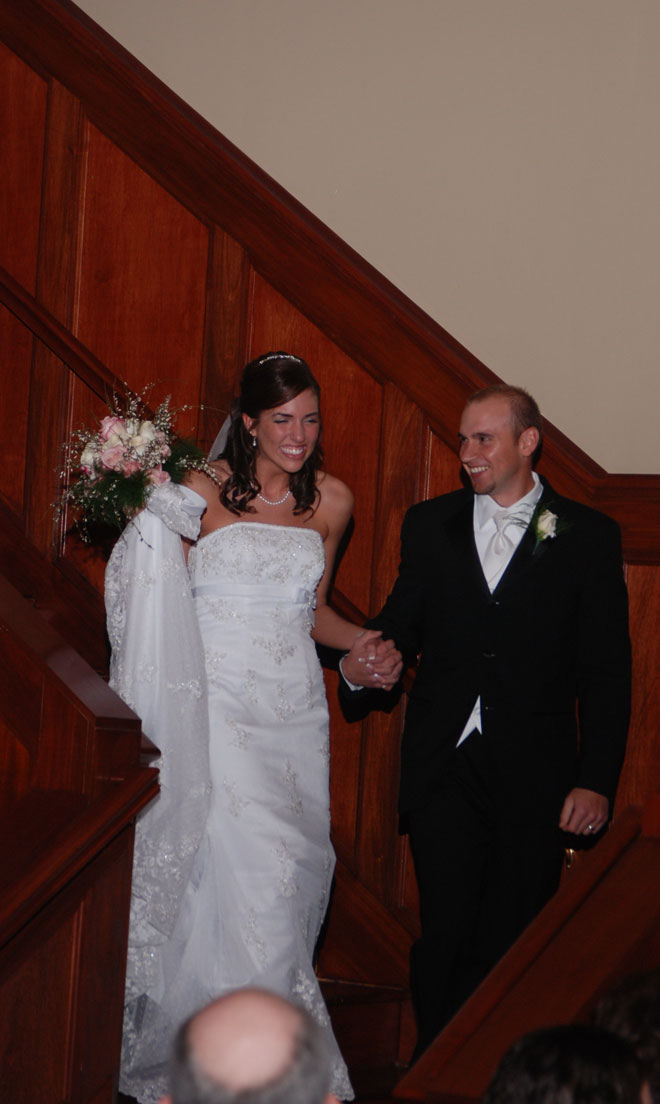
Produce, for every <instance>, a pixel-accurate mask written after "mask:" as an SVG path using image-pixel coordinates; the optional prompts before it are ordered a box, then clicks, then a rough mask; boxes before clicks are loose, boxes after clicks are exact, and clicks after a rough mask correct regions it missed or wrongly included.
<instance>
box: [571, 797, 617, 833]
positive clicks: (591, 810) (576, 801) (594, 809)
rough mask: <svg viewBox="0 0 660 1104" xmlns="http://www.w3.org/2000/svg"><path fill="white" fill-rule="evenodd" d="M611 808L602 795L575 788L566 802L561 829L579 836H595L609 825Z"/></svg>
mask: <svg viewBox="0 0 660 1104" xmlns="http://www.w3.org/2000/svg"><path fill="white" fill-rule="evenodd" d="M609 808H610V803H609V801H608V800H607V798H606V797H603V795H602V794H599V793H596V792H595V790H584V789H582V788H581V787H580V786H575V788H574V789H572V790H571V792H570V793H569V794H568V795H567V797H566V800H565V801H564V805H563V808H562V811H561V816H560V818H559V827H560V828H561V829H562V830H563V831H564V832H572V833H573V834H574V835H577V836H579V835H582V836H593V835H595V834H596V832H600V830H601V828H604V827H605V825H606V824H607V817H608V813H609Z"/></svg>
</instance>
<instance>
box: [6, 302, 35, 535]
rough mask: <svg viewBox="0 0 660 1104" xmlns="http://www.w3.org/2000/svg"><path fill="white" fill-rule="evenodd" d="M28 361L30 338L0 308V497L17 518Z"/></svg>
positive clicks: (25, 438) (25, 429)
mask: <svg viewBox="0 0 660 1104" xmlns="http://www.w3.org/2000/svg"><path fill="white" fill-rule="evenodd" d="M31 357H32V334H31V333H30V331H29V330H28V329H26V327H25V326H23V325H22V324H21V323H20V322H19V321H18V319H17V318H15V317H14V315H13V314H10V312H9V311H8V310H7V309H6V307H4V306H0V364H2V365H3V380H4V383H3V389H4V396H3V398H4V401H3V402H2V403H0V440H2V463H1V464H0V495H1V496H2V498H3V499H4V500H5V502H6V503H7V505H8V506H11V508H12V510H14V511H15V512H16V513H17V514H19V515H20V514H22V513H23V496H24V493H25V456H26V452H27V443H28V436H27V434H28V402H29V395H30V360H31ZM9 381H11V383H10V382H9Z"/></svg>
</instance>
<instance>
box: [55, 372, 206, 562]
mask: <svg viewBox="0 0 660 1104" xmlns="http://www.w3.org/2000/svg"><path fill="white" fill-rule="evenodd" d="M148 390H149V388H147V389H145V391H144V392H142V394H141V395H136V394H134V393H133V392H132V391H128V392H127V396H126V398H122V397H121V396H118V395H116V394H115V395H113V400H112V403H109V404H108V406H109V414H108V415H107V417H105V418H103V419H102V421H101V424H100V426H99V427H98V429H78V430H74V432H73V434H72V435H71V438H70V440H69V441H68V442H67V443H66V445H65V461H64V470H63V471H62V478H63V479H64V480H65V482H66V483H67V484H68V485H67V487H66V490H65V491H64V492H63V494H62V498H61V500H60V502H59V504H58V509H59V511H60V512H62V511H63V510H64V509H65V507H66V506H67V505H69V506H71V507H72V508H73V510H74V512H75V513H76V515H77V516H76V521H75V525H76V528H77V529H78V532H79V533H80V536H81V538H82V539H83V540H84V541H85V542H86V543H90V542H91V540H92V539H93V535H92V530H94V529H97V528H98V527H108V526H109V527H112V528H115V529H123V528H124V526H125V524H126V522H127V521H128V520H129V519H130V518H131V517H132V516H133V514H135V513H136V512H137V511H138V510H141V509H142V508H143V507H144V506H145V504H146V502H147V499H148V497H149V494H150V493H151V491H152V490H153V488H154V487H156V486H158V485H159V484H161V483H167V482H169V481H170V480H171V481H172V482H173V483H181V482H183V480H184V478H185V475H186V472H188V471H190V470H191V469H196V470H198V471H203V472H205V473H206V474H207V475H210V476H211V478H213V479H215V478H216V476H215V473H214V472H213V470H212V469H211V468H210V467H209V464H208V462H207V460H206V458H205V456H204V453H203V452H202V450H201V449H200V448H198V447H197V445H195V444H194V443H193V442H192V441H188V440H186V439H185V438H183V437H179V436H178V435H177V434H176V433H175V432H174V430H173V421H174V415H173V413H172V411H171V410H170V396H168V397H167V398H166V399H165V400H164V401H163V402H162V403H161V404H160V406H158V407H157V408H156V411H155V413H154V414H153V415H152V416H149V417H147V416H145V415H146V413H147V410H146V404H145V401H144V395H145V393H146V391H148Z"/></svg>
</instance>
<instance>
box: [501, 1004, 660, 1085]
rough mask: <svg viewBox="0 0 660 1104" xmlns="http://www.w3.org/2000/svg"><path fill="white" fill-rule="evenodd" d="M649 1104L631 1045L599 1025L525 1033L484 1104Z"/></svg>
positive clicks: (509, 1053) (503, 1061) (506, 1057)
mask: <svg viewBox="0 0 660 1104" xmlns="http://www.w3.org/2000/svg"><path fill="white" fill-rule="evenodd" d="M640 1101H641V1102H642V1104H650V1094H649V1089H648V1084H647V1083H646V1081H645V1080H644V1075H643V1072H642V1067H641V1064H640V1062H639V1060H638V1058H637V1056H636V1054H635V1051H634V1050H633V1048H632V1046H631V1045H630V1044H629V1043H628V1042H626V1040H625V1039H622V1038H620V1037H619V1036H618V1035H614V1034H612V1033H611V1032H609V1031H605V1030H603V1029H601V1028H597V1027H587V1026H586V1025H583V1024H567V1025H566V1026H562V1027H548V1028H542V1029H540V1030H538V1031H532V1032H530V1033H529V1034H527V1035H523V1037H522V1038H521V1039H518V1041H517V1042H515V1043H514V1044H513V1046H512V1047H511V1048H510V1049H509V1050H508V1051H507V1052H506V1054H505V1055H504V1057H503V1058H502V1059H501V1061H500V1064H499V1066H498V1067H497V1070H496V1071H495V1074H494V1076H493V1078H492V1080H491V1082H490V1085H489V1086H488V1088H487V1090H486V1094H485V1096H484V1097H483V1101H482V1104H639V1102H640Z"/></svg>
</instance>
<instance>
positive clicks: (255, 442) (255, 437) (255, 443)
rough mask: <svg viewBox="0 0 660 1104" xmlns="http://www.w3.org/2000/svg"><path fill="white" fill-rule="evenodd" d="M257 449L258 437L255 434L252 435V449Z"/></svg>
mask: <svg viewBox="0 0 660 1104" xmlns="http://www.w3.org/2000/svg"><path fill="white" fill-rule="evenodd" d="M256 447H257V435H256V433H253V434H252V448H256Z"/></svg>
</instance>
